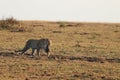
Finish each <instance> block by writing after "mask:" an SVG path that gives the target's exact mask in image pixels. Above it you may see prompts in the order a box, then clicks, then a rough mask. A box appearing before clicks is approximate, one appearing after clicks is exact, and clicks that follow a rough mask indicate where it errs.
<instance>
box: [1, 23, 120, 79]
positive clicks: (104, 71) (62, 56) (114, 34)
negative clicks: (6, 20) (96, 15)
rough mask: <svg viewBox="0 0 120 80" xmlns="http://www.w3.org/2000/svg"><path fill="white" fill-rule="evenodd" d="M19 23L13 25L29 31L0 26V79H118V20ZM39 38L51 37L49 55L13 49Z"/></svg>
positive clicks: (119, 32) (119, 55)
mask: <svg viewBox="0 0 120 80" xmlns="http://www.w3.org/2000/svg"><path fill="white" fill-rule="evenodd" d="M20 24H21V25H16V26H15V27H19V28H22V27H24V29H30V30H32V32H27V31H25V32H24V29H22V30H20V32H17V31H13V32H11V31H7V30H0V80H40V79H41V80H120V54H119V52H120V41H119V40H120V31H119V30H120V27H116V25H117V26H120V24H99V23H80V24H82V25H78V24H79V23H74V25H73V23H65V26H66V24H67V25H68V24H70V25H69V27H65V28H61V27H59V25H60V23H55V22H39V21H37V22H36V21H20ZM71 24H72V25H71ZM33 25H34V26H33ZM41 25H44V26H41ZM76 25H77V27H75V26H76ZM17 29H18V28H17ZM33 29H34V30H33ZM12 30H13V29H12ZM15 30H16V29H15ZM40 38H48V39H50V41H51V45H50V54H51V55H50V56H49V58H47V57H46V55H45V54H44V53H43V52H42V51H41V57H38V56H37V54H36V53H35V56H34V57H33V58H31V57H30V54H31V51H29V50H28V51H27V52H26V54H24V55H22V56H20V55H18V54H16V53H14V52H13V51H14V50H18V49H22V48H23V47H24V45H25V42H26V41H27V40H28V39H40Z"/></svg>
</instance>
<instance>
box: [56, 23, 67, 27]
mask: <svg viewBox="0 0 120 80" xmlns="http://www.w3.org/2000/svg"><path fill="white" fill-rule="evenodd" d="M58 24H59V27H66V23H65V22H58Z"/></svg>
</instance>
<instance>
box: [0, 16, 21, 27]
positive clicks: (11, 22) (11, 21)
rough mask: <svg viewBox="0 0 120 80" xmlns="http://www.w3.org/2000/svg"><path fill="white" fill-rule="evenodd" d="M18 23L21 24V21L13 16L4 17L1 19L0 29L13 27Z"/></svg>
mask: <svg viewBox="0 0 120 80" xmlns="http://www.w3.org/2000/svg"><path fill="white" fill-rule="evenodd" d="M16 24H19V21H17V20H16V19H15V18H13V17H10V18H6V19H2V20H0V29H12V28H13V26H14V25H16Z"/></svg>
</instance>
